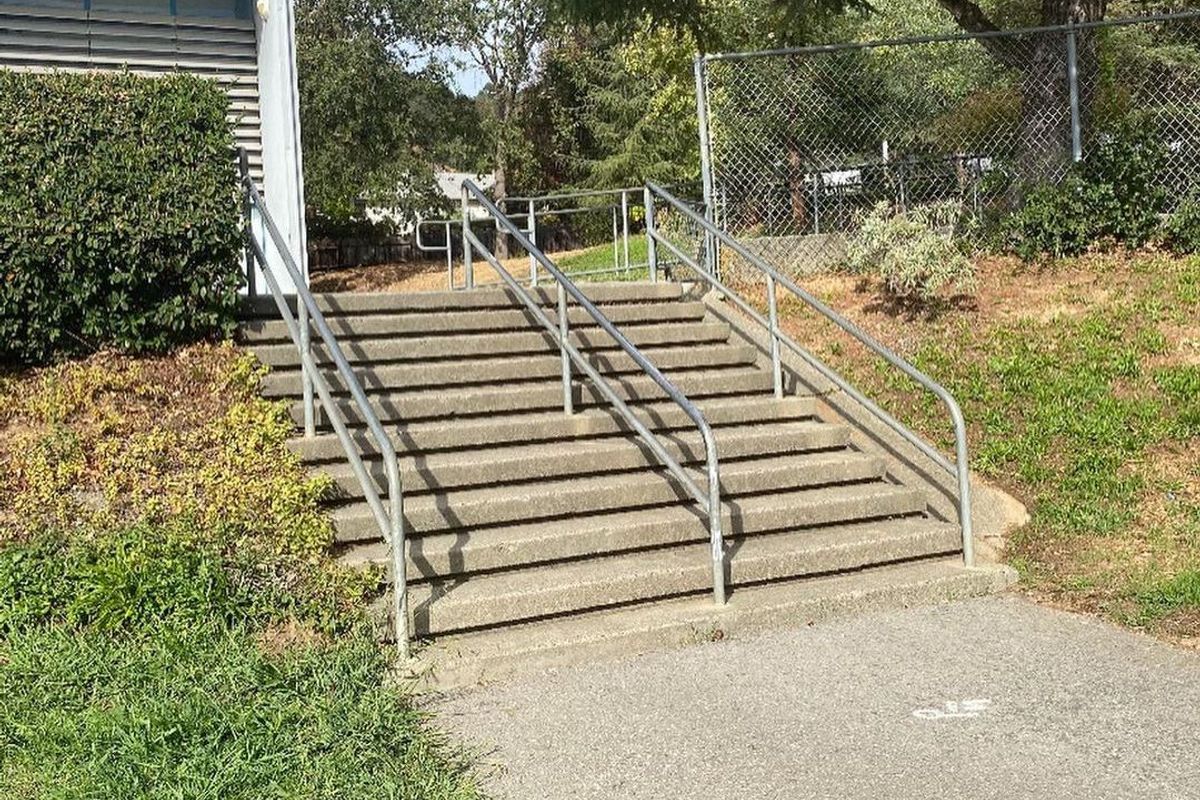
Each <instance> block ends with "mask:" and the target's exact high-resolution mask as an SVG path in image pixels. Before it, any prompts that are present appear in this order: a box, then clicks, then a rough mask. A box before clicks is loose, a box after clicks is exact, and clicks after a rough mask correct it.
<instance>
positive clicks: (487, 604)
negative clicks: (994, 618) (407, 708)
mask: <svg viewBox="0 0 1200 800" xmlns="http://www.w3.org/2000/svg"><path fill="white" fill-rule="evenodd" d="M955 546H956V542H955V541H954V537H953V535H947V533H946V532H945V531H943V530H940V529H939V530H935V531H933V532H921V533H917V534H914V535H912V536H909V537H904V538H893V539H890V540H888V541H887V542H886V544H884V543H881V542H879V541H876V540H873V539H859V540H850V541H846V542H843V543H840V544H839V545H837V546H834V547H828V548H823V549H818V550H800V551H795V552H791V553H789V554H787V556H786V557H785V558H769V559H767V558H764V559H741V558H738V556H737V554H736V551H735V552H734V553H733V555H732V556H731V558H730V566H729V569H730V576H729V582H730V584H731V585H733V586H737V585H739V584H746V583H757V582H763V581H771V580H781V579H785V578H798V577H802V576H806V575H819V574H825V573H832V572H843V571H846V570H852V569H860V568H863V567H869V566H874V565H878V564H886V563H890V562H896V561H906V560H910V559H917V558H924V557H929V556H935V555H941V554H944V553H946V552H948V551H951V550H953V549H954V548H955ZM701 550H702V548H701ZM694 555H695V556H696V557H695V558H692V559H687V560H684V559H678V560H676V561H675V563H672V564H671V565H670V566H669V568H668V567H665V568H663V569H662V570H661V571H648V572H641V573H639V574H637V575H632V576H631V575H623V574H620V573H613V574H605V573H604V572H602V571H601V570H602V569H603V565H602V563H601V564H597V574H596V576H595V579H594V580H593V581H590V582H585V583H576V584H574V585H570V586H562V585H555V584H548V585H542V586H541V587H539V590H538V591H535V592H527V593H521V594H515V593H514V594H501V595H497V596H494V597H486V598H481V599H480V601H479V602H477V603H471V604H465V603H454V604H451V603H444V602H439V596H440V595H442V594H443V593H445V592H451V593H452V591H453V586H452V585H448V586H446V587H442V586H440V585H432V586H417V587H414V588H413V590H412V591H411V592H410V594H409V604H410V607H411V608H412V610H413V625H414V629H415V631H416V632H417V634H418V635H434V634H439V633H449V632H453V631H455V630H462V629H467V628H485V627H491V626H496V625H503V624H511V623H515V622H520V621H523V620H528V619H533V618H537V617H544V616H552V615H558V614H567V613H572V612H580V611H586V610H589V609H594V608H600V607H606V606H617V605H625V604H629V603H634V602H644V601H647V600H655V599H661V598H667V597H677V596H679V595H684V594H691V593H699V592H704V591H707V590H710V589H711V587H712V564H711V563H710V562H709V561H708V559H707V558H705V557H704V556H705V555H707V554H706V553H704V552H695V553H694Z"/></svg>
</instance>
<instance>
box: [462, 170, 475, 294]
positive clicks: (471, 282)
mask: <svg viewBox="0 0 1200 800" xmlns="http://www.w3.org/2000/svg"><path fill="white" fill-rule="evenodd" d="M462 227H463V277H464V279H465V280H466V284H467V288H468V289H473V288H475V265H474V264H472V263H471V237H470V236H469V235H468V234H469V233H470V232H471V198H470V196H469V195H468V194H467V187H466V186H464V187H463V190H462Z"/></svg>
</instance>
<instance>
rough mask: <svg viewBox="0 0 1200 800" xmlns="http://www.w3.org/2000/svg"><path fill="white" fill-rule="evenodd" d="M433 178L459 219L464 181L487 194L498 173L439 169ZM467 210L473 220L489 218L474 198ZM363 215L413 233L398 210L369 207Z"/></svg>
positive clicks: (410, 226)
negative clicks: (473, 184)
mask: <svg viewBox="0 0 1200 800" xmlns="http://www.w3.org/2000/svg"><path fill="white" fill-rule="evenodd" d="M433 178H434V181H435V182H436V184H437V191H438V193H439V194H440V195H441V196H442V197H444V198H445V199H446V200H447V201H448V203H449V205H450V207H451V208H453V209H454V213H452V214H451V215H450V216H451V217H452V218H454V219H458V218H459V217H460V216H461V215H462V212H461V210H460V209H461V208H462V185H463V181H472V182H474V183H475V185H476V186H478V187H479V188H480V189H483V190H484V191H485V192H486V191H489V190H490V189H491V188H492V187H493V186H495V185H496V173H494V172H483V173H476V172H458V171H455V170H452V169H447V168H445V167H439V168H438V169H437V170H436V171H435V172H434V175H433ZM467 208H468V211H467V213H468V215H470V217H471V219H486V218H488V217H489V215H488V213H487V212H486V211H484V210H483V206H481V205H479V201H478V200H476V199H475V198H473V197H472V198H471V199H470V201H469V202H468V205H467ZM363 213H364V215H365V216H366V218H367V219H369V220H370V221H371V222H376V223H378V222H384V221H388V220H390V221H391V222H394V223H398V227H397V232H398V233H400V234H402V235H407V234H410V233H412V230H413V223H412V221H411V220H406V219H405V218H404V214H403V213H402V212H401V211H399V210H397V209H391V208H378V207H375V206H367V207H366V208H365V209H364V211H363Z"/></svg>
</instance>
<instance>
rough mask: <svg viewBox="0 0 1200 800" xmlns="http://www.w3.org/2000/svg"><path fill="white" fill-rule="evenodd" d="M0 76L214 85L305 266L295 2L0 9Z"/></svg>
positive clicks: (17, 3)
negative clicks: (185, 75)
mask: <svg viewBox="0 0 1200 800" xmlns="http://www.w3.org/2000/svg"><path fill="white" fill-rule="evenodd" d="M0 68H7V69H18V70H41V71H48V70H120V69H128V70H130V71H131V72H134V73H139V74H146V75H156V74H163V73H167V72H173V71H185V72H191V73H195V74H198V75H204V76H208V77H211V78H212V79H213V80H215V81H217V82H218V83H220V84H221V85H222V86H224V87H225V88H226V90H227V91H228V92H229V95H230V99H231V106H230V114H231V121H232V123H233V125H234V132H235V135H236V138H237V141H238V143H239V144H240V145H242V146H243V147H245V148H246V149H247V151H248V152H249V154H250V163H251V172H252V174H253V175H254V177H255V179H256V180H257V181H258V182H259V183H260V185H261V186H262V188H263V192H264V194H265V196H266V199H267V205H268V207H269V208H270V211H271V215H272V217H274V218H275V220H276V222H277V223H278V225H279V227H280V228H281V230H282V232H283V233H284V235H285V236H286V237H287V239H288V243H289V245H290V246H291V248H292V252H293V254H294V255H296V256H297V257H298V258H299V259H300V263H301V264H304V263H305V259H304V255H305V231H304V182H303V176H302V171H301V166H302V162H301V154H300V119H299V106H298V97H297V90H296V54H295V26H294V14H293V7H292V0H258V2H257V4H256V5H253V6H252V5H251V0H0ZM275 274H276V275H278V276H280V277H283V276H284V275H285V274H286V273H285V272H284V271H283V270H275ZM287 283H288V284H289V285H290V282H287ZM258 285H259V286H262V285H263V284H262V281H261V278H260V279H259V281H258Z"/></svg>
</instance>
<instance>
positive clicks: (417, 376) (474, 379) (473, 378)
mask: <svg viewBox="0 0 1200 800" xmlns="http://www.w3.org/2000/svg"><path fill="white" fill-rule="evenodd" d="M645 355H646V357H647V358H648V359H649V360H650V361H651V363H653V364H654V365H655V366H656V367H658V368H659V369H661V370H678V369H721V368H729V367H746V366H749V365H751V364H753V363H754V360H755V355H756V354H755V352H754V350H753V349H752V348H749V347H730V346H725V347H711V348H704V349H700V348H677V349H673V350H649V351H646V353H645ZM588 360H589V362H590V363H591V364H592V366H594V367H595V368H596V369H598V370H599V371H600V372H601V373H602V374H608V375H623V374H631V373H641V371H642V370H641V367H639V366H638V365H637V364H635V363H634V361H633V359H632V358H630V357H629V356H628V355H626V354H625V353H623V352H622V353H619V354H618V353H611V354H607V355H598V354H594V355H590V356H589V358H588ZM355 374H356V376H357V377H358V380H359V382H360V383H361V385H362V387H363V389H365V390H366V391H368V392H376V391H386V390H389V389H390V390H401V391H405V390H408V391H413V390H418V389H429V388H433V387H446V388H447V389H449V388H450V387H453V386H461V385H471V384H475V385H491V386H495V385H502V384H509V383H519V382H524V381H544V380H546V379H547V378H556V377H560V376H561V375H562V358H561V356H560V355H559V354H557V353H555V354H553V355H544V356H528V357H526V358H515V359H514V358H508V359H496V360H491V361H471V362H449V363H440V364H422V365H406V366H389V367H375V368H360V369H358V370H357V371H356V373H355ZM325 378H326V380H327V381H328V382H329V385H330V388H331V390H332V391H333V392H334V393H335V394H342V395H345V394H349V391H348V390H347V388H346V385H345V381H343V380H342V376H341V374H340V373H337V372H329V373H326V374H325ZM262 393H263V395H264V396H265V397H268V398H281V397H283V398H291V399H295V398H298V397H299V396H300V373H299V372H297V371H289V372H273V373H271V374H269V375H267V376H266V378H264V379H263V384H262Z"/></svg>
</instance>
